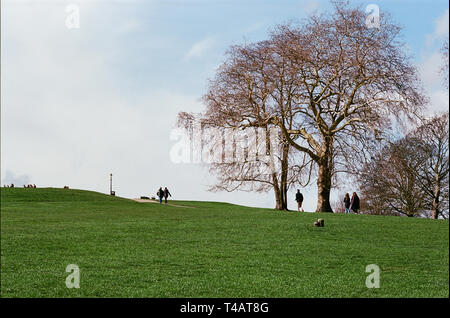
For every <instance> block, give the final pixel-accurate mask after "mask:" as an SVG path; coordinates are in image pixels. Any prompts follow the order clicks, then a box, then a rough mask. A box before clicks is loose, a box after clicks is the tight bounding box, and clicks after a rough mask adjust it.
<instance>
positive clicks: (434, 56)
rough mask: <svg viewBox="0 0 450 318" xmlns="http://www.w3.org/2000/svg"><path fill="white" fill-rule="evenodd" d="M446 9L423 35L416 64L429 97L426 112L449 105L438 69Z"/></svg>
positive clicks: (442, 109) (447, 24) (432, 111)
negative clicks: (428, 32) (433, 27)
mask: <svg viewBox="0 0 450 318" xmlns="http://www.w3.org/2000/svg"><path fill="white" fill-rule="evenodd" d="M448 12H449V11H448V9H447V10H446V11H445V12H444V13H443V14H442V15H440V16H439V17H438V18H437V19H436V20H435V29H434V30H433V32H432V33H430V34H427V35H426V36H425V47H424V51H423V53H422V57H421V61H420V62H419V65H418V70H419V74H420V77H421V79H422V81H423V84H424V87H425V90H426V93H427V94H428V96H429V98H430V104H429V108H428V113H429V114H432V113H435V112H440V111H445V110H447V109H448V107H449V101H448V90H446V89H445V88H444V85H443V84H444V81H443V77H442V74H441V73H440V69H441V67H442V65H443V57H442V53H441V52H440V47H441V45H442V43H443V40H445V38H448V27H449V23H448V18H449V14H448Z"/></svg>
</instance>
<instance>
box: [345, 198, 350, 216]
mask: <svg viewBox="0 0 450 318" xmlns="http://www.w3.org/2000/svg"><path fill="white" fill-rule="evenodd" d="M350 203H351V200H350V195H349V194H348V193H346V194H345V198H344V205H345V214H350Z"/></svg>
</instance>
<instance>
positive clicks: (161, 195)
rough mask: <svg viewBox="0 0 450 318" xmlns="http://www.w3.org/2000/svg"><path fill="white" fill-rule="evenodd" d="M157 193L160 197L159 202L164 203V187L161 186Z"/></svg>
mask: <svg viewBox="0 0 450 318" xmlns="http://www.w3.org/2000/svg"><path fill="white" fill-rule="evenodd" d="M156 195H157V196H158V198H159V203H162V199H163V197H164V190H163V189H162V187H160V188H159V190H158V192H156Z"/></svg>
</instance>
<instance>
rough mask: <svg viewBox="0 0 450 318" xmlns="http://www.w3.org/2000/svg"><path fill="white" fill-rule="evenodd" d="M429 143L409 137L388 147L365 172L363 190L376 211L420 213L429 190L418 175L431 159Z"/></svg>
mask: <svg viewBox="0 0 450 318" xmlns="http://www.w3.org/2000/svg"><path fill="white" fill-rule="evenodd" d="M425 147H426V146H425V145H423V144H422V142H421V140H419V139H417V138H414V137H405V138H402V139H400V140H398V141H396V142H393V143H392V144H390V145H388V146H386V147H385V148H384V149H383V150H382V151H381V152H380V153H378V154H377V155H376V156H374V158H373V160H372V161H371V162H370V163H368V164H366V165H365V167H364V169H363V170H362V173H361V176H360V177H361V192H362V196H363V197H364V199H365V204H366V209H367V210H368V211H370V213H372V214H382V215H406V216H409V217H412V216H418V215H420V214H421V213H422V211H423V210H424V209H425V207H426V204H425V193H424V191H423V189H422V187H421V183H420V180H419V179H420V175H419V174H418V172H419V171H421V170H422V169H423V167H424V165H425V162H426V160H427V158H426V156H425V149H426V148H425Z"/></svg>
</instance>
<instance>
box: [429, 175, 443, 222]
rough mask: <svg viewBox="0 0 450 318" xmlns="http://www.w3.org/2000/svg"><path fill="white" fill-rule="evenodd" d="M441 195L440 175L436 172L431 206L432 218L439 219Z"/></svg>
mask: <svg viewBox="0 0 450 318" xmlns="http://www.w3.org/2000/svg"><path fill="white" fill-rule="evenodd" d="M440 195H441V187H440V186H439V175H438V174H436V177H435V184H434V190H433V202H432V207H431V218H433V219H437V218H438V217H439V196H440Z"/></svg>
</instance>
